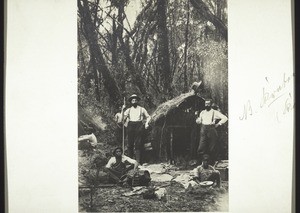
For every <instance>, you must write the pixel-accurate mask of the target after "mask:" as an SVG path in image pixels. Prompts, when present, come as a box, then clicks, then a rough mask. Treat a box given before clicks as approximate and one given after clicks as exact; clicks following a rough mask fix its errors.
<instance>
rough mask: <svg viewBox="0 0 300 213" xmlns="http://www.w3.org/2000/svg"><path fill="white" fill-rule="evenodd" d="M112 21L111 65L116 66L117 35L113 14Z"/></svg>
mask: <svg viewBox="0 0 300 213" xmlns="http://www.w3.org/2000/svg"><path fill="white" fill-rule="evenodd" d="M112 21H113V23H112V43H111V61H112V65H114V66H116V64H117V41H118V35H117V27H116V20H115V16H113V19H112Z"/></svg>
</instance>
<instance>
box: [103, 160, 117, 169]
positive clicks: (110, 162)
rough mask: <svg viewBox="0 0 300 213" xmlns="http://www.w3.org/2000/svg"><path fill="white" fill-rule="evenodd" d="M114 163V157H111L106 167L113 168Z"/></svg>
mask: <svg viewBox="0 0 300 213" xmlns="http://www.w3.org/2000/svg"><path fill="white" fill-rule="evenodd" d="M114 163H115V160H114V158H111V159H109V161H108V162H107V164H106V166H105V167H106V168H111V167H112V165H113V164H114Z"/></svg>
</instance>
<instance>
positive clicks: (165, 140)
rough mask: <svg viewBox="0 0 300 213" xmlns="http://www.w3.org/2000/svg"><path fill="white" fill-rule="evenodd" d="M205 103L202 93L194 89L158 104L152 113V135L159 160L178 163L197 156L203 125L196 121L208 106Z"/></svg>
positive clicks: (151, 139) (152, 143)
mask: <svg viewBox="0 0 300 213" xmlns="http://www.w3.org/2000/svg"><path fill="white" fill-rule="evenodd" d="M204 102H205V99H204V97H201V95H199V93H195V92H194V91H190V92H188V93H184V94H181V95H180V96H177V97H175V98H173V99H171V100H169V101H167V102H165V103H163V104H161V105H160V106H158V108H157V109H156V110H155V111H154V112H153V113H152V115H151V123H150V125H151V127H152V130H151V132H150V135H149V138H148V140H149V142H151V145H152V147H153V153H152V155H153V157H154V158H155V159H157V160H159V161H171V162H174V161H176V160H178V159H179V158H184V159H185V160H191V159H195V158H196V154H197V153H196V152H197V147H198V143H199V125H197V124H196V122H195V120H196V117H197V116H198V114H199V112H200V111H201V110H203V109H204Z"/></svg>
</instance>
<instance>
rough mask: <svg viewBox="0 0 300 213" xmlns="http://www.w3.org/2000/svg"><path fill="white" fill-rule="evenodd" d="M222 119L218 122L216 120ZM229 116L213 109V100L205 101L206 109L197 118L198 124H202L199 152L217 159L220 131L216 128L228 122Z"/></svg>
mask: <svg viewBox="0 0 300 213" xmlns="http://www.w3.org/2000/svg"><path fill="white" fill-rule="evenodd" d="M218 119H220V121H219V122H218V123H216V120H218ZM227 120H228V119H227V117H226V116H225V115H223V114H222V113H221V112H219V111H217V110H214V109H212V101H211V100H206V101H205V110H203V111H201V113H200V115H199V117H198V118H197V119H196V123H197V124H202V126H201V130H200V143H199V146H198V150H197V151H198V153H199V154H200V155H201V156H203V155H204V154H208V155H210V156H211V158H212V161H214V160H215V155H216V153H215V149H216V144H217V141H218V133H217V130H216V128H218V127H219V126H221V125H223V124H224V123H226V122H227Z"/></svg>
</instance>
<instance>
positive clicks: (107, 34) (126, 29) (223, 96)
mask: <svg viewBox="0 0 300 213" xmlns="http://www.w3.org/2000/svg"><path fill="white" fill-rule="evenodd" d="M77 21H78V24H77V26H78V30H77V32H78V35H77V36H78V59H77V60H78V70H77V72H78V124H79V125H78V127H79V132H78V133H79V135H83V134H85V133H86V132H85V131H84V127H86V126H89V127H92V128H93V130H94V133H95V135H96V137H97V140H98V144H97V147H96V149H94V151H93V150H91V151H92V152H86V150H84V148H83V149H82V147H81V148H79V207H80V210H81V211H135V212H136V211H138V212H142V211H222V210H228V209H227V208H228V194H227V191H228V183H227V180H225V179H227V178H228V177H225V179H224V181H222V187H221V188H219V189H211V188H207V189H205V188H204V189H203V188H198V189H194V190H189V189H184V188H183V186H182V185H181V184H179V183H175V182H174V181H171V182H169V183H168V185H164V184H166V182H157V180H155V176H153V174H151V175H152V186H153V187H156V189H158V188H162V189H163V188H164V190H166V193H167V194H168V195H166V199H165V200H164V201H161V200H145V199H143V198H142V197H137V196H129V197H127V196H126V193H129V194H130V193H133V191H130V189H127V188H118V187H117V188H116V187H112V188H107V186H105V187H100V185H101V183H103V182H102V181H103V180H105V177H106V174H105V173H103V171H102V169H103V167H104V165H105V164H106V163H107V159H108V157H109V156H111V152H112V150H113V148H114V147H115V146H117V145H118V144H117V143H116V137H115V128H116V123H115V122H114V115H115V114H116V112H117V111H119V110H120V106H122V105H123V103H124V101H125V103H126V105H127V106H128V105H129V103H128V101H126V100H127V99H128V97H129V96H131V95H132V94H137V95H138V96H139V97H141V101H140V105H141V106H143V107H145V108H146V109H147V111H148V112H149V114H150V115H152V114H153V115H154V118H155V119H154V120H158V123H159V122H160V121H161V120H162V119H158V118H157V117H160V115H159V111H160V110H158V109H162V110H161V111H164V110H165V109H164V108H162V106H167V108H170V106H168V103H169V102H171V103H175V104H180V103H183V104H182V105H187V104H189V103H190V102H193V101H197V100H198V99H197V98H196V99H195V98H193V97H191V96H190V91H191V85H192V84H193V83H194V82H201V83H202V91H201V95H203V94H205V97H206V98H210V99H212V100H213V102H214V103H215V104H216V105H217V106H218V107H219V110H220V111H221V112H222V113H224V114H225V115H228V51H227V49H228V45H227V41H228V36H227V35H228V33H227V31H228V29H227V2H226V0H186V1H184V0H78V19H77ZM185 97H186V98H187V100H189V101H188V102H186V103H185V102H184V98H185ZM198 98H200V97H198ZM187 107H189V106H187ZM185 112H189V113H190V115H192V117H189V118H191V122H190V124H191V123H192V126H194V127H193V130H192V129H190V128H189V126H186V127H185V128H184V129H182V130H181V131H175V130H174V131H175V132H174V134H173V133H172V132H168V131H164V126H165V124H166V118H165V119H164V124H163V125H162V126H159V125H158V126H155V127H152V128H153V130H152V132H153V133H154V135H155V134H156V136H155V137H154V140H155V141H154V142H152V146H154V148H155V146H158V147H160V148H157V149H156V150H158V151H157V152H158V153H159V154H158V157H154V158H156V159H160V160H161V162H164V160H163V159H165V158H163V157H164V156H165V155H164V152H163V151H166V152H168V150H169V148H167V147H168V144H170V143H171V144H172V142H170V141H169V139H168V137H167V136H170V134H171V135H174V138H175V137H177V141H175V140H174V144H173V145H174V146H175V145H176V144H177V152H178V150H179V153H180V150H182V149H185V148H187V149H188V147H187V146H184V147H182V145H184V144H185V143H187V141H186V140H188V139H187V138H185V135H184V134H193V132H197V131H198V130H197V127H196V123H195V122H194V119H195V118H193V116H194V114H191V111H190V110H189V109H185V110H182V111H181V112H179V114H178V116H179V117H182V116H180V115H181V114H180V113H183V114H184V113H185ZM193 113H194V111H193ZM183 114H182V115H183ZM172 115H173V114H172ZM172 115H170V116H169V118H168V120H169V122H171V123H173V124H175V123H179V124H180V123H182V121H181V120H180V119H177V121H176V116H172ZM184 115H185V114H184ZM182 118H183V117H182ZM187 118H188V117H187ZM169 127H172V124H171V126H169ZM194 130H196V131H194ZM172 131H173V130H172ZM221 132H222V134H220V137H221V138H222V139H221V140H222V141H223V142H224V141H225V143H227V140H228V137H227V129H226V127H224V128H223V130H222V131H221ZM163 135H166V137H165V140H162V138H164V137H162V136H163ZM155 138H156V139H158V140H156V139H155ZM191 138H192V137H191ZM197 140H198V139H197ZM197 140H196V141H197ZM183 142H185V143H183ZM189 143H190V142H189ZM189 149H190V151H193V149H194V148H193V147H190V148H189ZM174 151H176V149H175V147H174ZM227 152H228V149H227V148H225V155H223V158H222V159H227V158H226V157H227V156H226V153H227ZM175 154H176V152H175ZM185 155H187V157H188V158H186V159H185V160H184V162H185V167H182V168H181V169H183V170H181V169H180V166H182V165H180V164H176V165H170V164H160V166H162V165H163V166H166V168H169V169H167V170H168V171H167V173H162V174H160V175H162V176H165V175H167V176H170V175H171V176H172V177H173V179H174V178H175V177H177V178H179V177H183V176H184V175H185V174H188V172H189V170H190V169H192V167H191V165H190V166H189V165H188V164H187V162H188V161H189V160H191V159H192V158H191V157H193V156H192V155H191V154H189V153H185ZM153 156H154V155H153ZM153 156H152V157H153ZM171 156H173V151H171ZM224 156H225V158H224ZM176 160H177V162H179V161H180V159H178V158H177V159H176ZM191 162H193V161H191ZM158 163H159V162H158ZM152 166H157V165H155V164H152ZM188 166H189V167H188ZM178 169H179V170H178ZM160 175H159V176H158V177H157V178H158V179H159V178H160V177H161V176H160ZM102 179H103V180H102ZM99 184H100V185H99ZM120 193H123V195H121V194H120ZM133 194H134V193H133ZM171 195H172V196H171ZM178 200H180V201H181V202H178Z"/></svg>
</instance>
